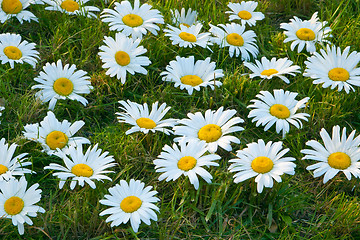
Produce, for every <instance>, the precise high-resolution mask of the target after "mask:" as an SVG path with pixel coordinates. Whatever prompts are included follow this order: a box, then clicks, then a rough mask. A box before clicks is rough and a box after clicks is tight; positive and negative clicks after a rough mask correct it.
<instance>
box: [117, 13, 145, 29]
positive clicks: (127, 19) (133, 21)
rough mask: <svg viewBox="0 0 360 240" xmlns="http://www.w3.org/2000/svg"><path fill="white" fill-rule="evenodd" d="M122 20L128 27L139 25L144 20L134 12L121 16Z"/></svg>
mask: <svg viewBox="0 0 360 240" xmlns="http://www.w3.org/2000/svg"><path fill="white" fill-rule="evenodd" d="M122 21H123V23H124V24H125V25H127V26H129V27H138V26H141V25H142V24H143V22H144V20H143V19H142V18H141V17H140V16H139V15H136V14H132V13H130V14H127V15H125V16H124V17H123V18H122Z"/></svg>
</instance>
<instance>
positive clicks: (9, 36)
mask: <svg viewBox="0 0 360 240" xmlns="http://www.w3.org/2000/svg"><path fill="white" fill-rule="evenodd" d="M37 58H39V52H38V51H36V50H35V43H29V42H28V41H26V40H24V41H21V36H20V35H19V34H14V33H3V34H0V60H1V64H6V63H9V64H10V67H11V68H14V64H15V63H21V64H23V63H24V62H26V63H29V64H30V65H31V66H32V67H33V68H35V66H36V63H37Z"/></svg>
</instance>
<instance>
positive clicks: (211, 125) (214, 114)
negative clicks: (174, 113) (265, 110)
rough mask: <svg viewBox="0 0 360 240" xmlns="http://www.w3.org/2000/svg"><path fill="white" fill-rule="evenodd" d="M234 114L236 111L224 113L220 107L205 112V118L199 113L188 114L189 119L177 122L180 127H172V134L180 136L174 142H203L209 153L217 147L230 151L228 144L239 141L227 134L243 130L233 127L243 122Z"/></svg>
mask: <svg viewBox="0 0 360 240" xmlns="http://www.w3.org/2000/svg"><path fill="white" fill-rule="evenodd" d="M235 114H236V110H233V109H231V110H225V111H224V107H220V108H219V109H218V110H217V111H213V110H211V109H208V110H206V112H205V117H204V116H203V115H202V114H201V113H200V112H197V113H195V114H193V113H188V115H187V116H188V117H189V119H182V120H179V121H178V124H182V126H175V127H174V131H175V133H174V134H175V135H180V136H181V137H177V138H175V139H174V141H175V142H179V141H181V140H184V141H186V142H190V141H191V140H197V141H205V142H206V147H207V149H208V151H209V152H211V153H214V152H216V151H217V149H218V146H220V147H222V148H223V149H225V150H226V151H231V150H232V148H231V145H230V143H231V142H234V143H240V140H239V139H238V138H237V137H234V136H229V135H228V134H230V133H233V132H239V131H242V130H244V128H242V127H239V126H234V125H236V124H238V123H243V122H244V120H242V119H241V118H239V117H233V116H234V115H235Z"/></svg>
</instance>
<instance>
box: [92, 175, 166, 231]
mask: <svg viewBox="0 0 360 240" xmlns="http://www.w3.org/2000/svg"><path fill="white" fill-rule="evenodd" d="M144 186H145V184H144V183H143V182H141V181H139V180H136V181H135V180H134V179H131V180H130V183H129V184H128V183H127V182H126V181H124V180H120V184H116V185H115V186H114V187H111V188H109V192H110V195H108V194H106V195H105V199H102V200H100V201H99V202H100V203H101V204H102V205H106V206H110V208H108V209H106V210H104V211H102V212H101V213H100V216H104V215H110V216H109V217H108V218H107V219H106V222H112V223H111V227H114V226H119V225H120V224H122V223H124V224H125V223H127V222H128V221H129V219H130V224H131V227H132V229H133V230H134V232H137V231H138V229H139V225H140V223H141V221H143V222H144V223H145V224H147V225H150V223H151V222H150V220H151V219H152V220H154V221H157V215H156V212H155V211H158V212H159V208H158V207H157V206H155V204H154V203H156V202H158V201H160V199H159V198H157V197H155V194H157V191H150V190H151V189H152V187H151V186H148V187H145V188H144Z"/></svg>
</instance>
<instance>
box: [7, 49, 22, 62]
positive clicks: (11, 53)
mask: <svg viewBox="0 0 360 240" xmlns="http://www.w3.org/2000/svg"><path fill="white" fill-rule="evenodd" d="M4 54H5V55H6V56H7V57H8V58H9V59H12V60H19V59H20V58H21V57H22V52H21V51H20V49H19V48H17V47H15V46H8V47H6V48H4Z"/></svg>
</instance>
